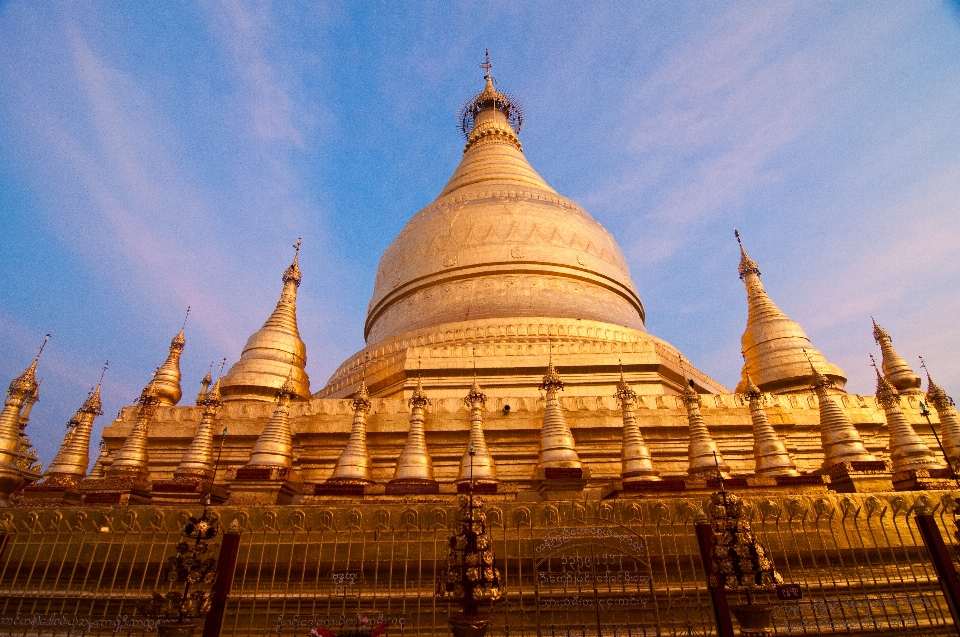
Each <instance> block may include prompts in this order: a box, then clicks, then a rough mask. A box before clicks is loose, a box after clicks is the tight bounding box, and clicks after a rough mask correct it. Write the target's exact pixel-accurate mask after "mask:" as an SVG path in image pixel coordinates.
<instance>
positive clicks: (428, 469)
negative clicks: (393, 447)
mask: <svg viewBox="0 0 960 637" xmlns="http://www.w3.org/2000/svg"><path fill="white" fill-rule="evenodd" d="M429 404H430V401H429V400H427V396H426V395H425V394H424V393H423V385H422V384H421V382H420V379H419V378H418V379H417V387H416V389H414V390H413V397H412V398H410V403H409V405H410V430H409V432H408V433H407V444H406V445H404V447H403V451H401V452H400V457H399V458H398V459H397V468H396V469H395V470H394V472H393V480H394V481H397V480H400V481H414V482H415V481H428V482H433V481H434V480H433V460H431V458H430V453H429V452H428V451H427V439H426V435H425V434H424V431H423V412H424V409H426V407H427V405H429Z"/></svg>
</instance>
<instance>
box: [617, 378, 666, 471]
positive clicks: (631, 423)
mask: <svg viewBox="0 0 960 637" xmlns="http://www.w3.org/2000/svg"><path fill="white" fill-rule="evenodd" d="M616 398H617V402H619V403H620V409H621V411H622V412H623V446H622V448H621V450H620V464H621V470H620V477H621V478H622V479H623V481H624V482H641V481H644V480H659V479H660V476H659V474H658V473H657V470H656V469H654V468H653V461H652V460H651V459H650V451H649V450H648V449H647V445H646V443H645V442H644V441H643V435H642V434H641V433H640V425H638V424H637V417H636V415H634V413H633V410H634V408H635V407H636V404H637V393H636V392H635V391H633V390H632V389H630V386H629V385H627V381H626V380H624V378H623V370H622V369H621V370H620V382H619V383H618V384H617V393H616Z"/></svg>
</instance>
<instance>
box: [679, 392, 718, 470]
mask: <svg viewBox="0 0 960 637" xmlns="http://www.w3.org/2000/svg"><path fill="white" fill-rule="evenodd" d="M680 399H681V400H682V401H683V404H684V405H685V406H686V408H687V423H688V424H689V427H690V434H689V437H690V443H689V445H688V447H687V455H688V464H687V473H688V474H689V475H690V476H692V477H697V478H712V477H714V476H716V475H717V474H718V473H719V474H720V476H721V477H723V478H729V477H730V466H729V465H727V463H726V461H725V460H724V459H723V454H721V453H720V449H719V448H718V447H717V443H715V442H714V441H713V438H712V437H711V436H710V431H709V430H708V429H707V424H706V423H705V422H704V420H703V414H701V413H700V394H698V393H697V392H696V391H695V390H694V388H693V381H692V380H691V381H689V382H688V384H687V385H686V386H685V387H684V390H683V393H682V394H680Z"/></svg>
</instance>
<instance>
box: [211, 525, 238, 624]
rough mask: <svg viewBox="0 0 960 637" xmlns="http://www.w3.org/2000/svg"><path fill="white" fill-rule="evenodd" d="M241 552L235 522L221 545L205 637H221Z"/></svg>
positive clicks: (224, 536)
mask: <svg viewBox="0 0 960 637" xmlns="http://www.w3.org/2000/svg"><path fill="white" fill-rule="evenodd" d="M239 552H240V526H239V525H238V524H237V523H236V520H234V521H233V522H232V523H231V524H230V527H229V528H228V529H227V531H226V533H224V534H223V542H221V543H220V555H219V556H218V557H217V579H215V580H214V582H213V590H211V591H210V611H209V612H208V613H207V617H206V619H205V620H204V621H203V637H220V627H221V626H222V625H223V613H224V610H226V607H227V596H228V595H229V594H230V587H231V586H232V585H233V574H234V572H235V571H236V570H237V555H238V554H239Z"/></svg>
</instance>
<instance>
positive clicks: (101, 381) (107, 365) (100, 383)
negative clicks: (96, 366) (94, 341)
mask: <svg viewBox="0 0 960 637" xmlns="http://www.w3.org/2000/svg"><path fill="white" fill-rule="evenodd" d="M109 366H110V361H104V362H103V369H102V370H100V380H99V382H97V390H99V389H100V385H102V384H103V377H104V375H105V374H106V373H107V367H109Z"/></svg>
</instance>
